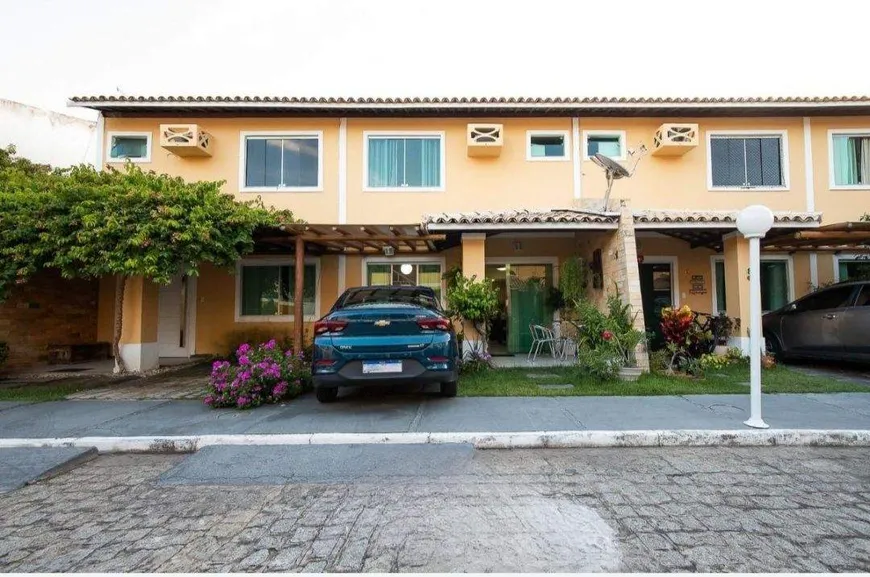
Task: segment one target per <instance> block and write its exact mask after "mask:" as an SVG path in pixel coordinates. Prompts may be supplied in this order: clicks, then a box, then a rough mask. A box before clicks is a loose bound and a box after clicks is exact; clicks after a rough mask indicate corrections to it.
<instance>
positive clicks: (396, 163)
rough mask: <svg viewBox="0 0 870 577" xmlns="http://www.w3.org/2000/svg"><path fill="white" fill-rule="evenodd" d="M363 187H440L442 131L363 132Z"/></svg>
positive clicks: (442, 160)
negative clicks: (387, 133) (369, 133)
mask: <svg viewBox="0 0 870 577" xmlns="http://www.w3.org/2000/svg"><path fill="white" fill-rule="evenodd" d="M365 138H366V179H365V180H366V181H365V188H366V189H372V190H413V189H417V190H442V189H443V186H444V164H443V163H444V159H443V156H444V137H443V136H442V135H440V134H439V135H407V136H405V135H392V134H390V135H366V137H365Z"/></svg>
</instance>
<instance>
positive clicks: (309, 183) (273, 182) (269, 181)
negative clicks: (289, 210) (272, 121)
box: [243, 134, 321, 190]
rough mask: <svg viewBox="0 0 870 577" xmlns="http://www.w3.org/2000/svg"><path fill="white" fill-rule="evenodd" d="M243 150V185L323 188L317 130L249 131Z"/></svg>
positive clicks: (266, 187) (274, 187)
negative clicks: (312, 131)
mask: <svg viewBox="0 0 870 577" xmlns="http://www.w3.org/2000/svg"><path fill="white" fill-rule="evenodd" d="M244 151H245V155H244V161H243V171H244V175H243V182H244V183H245V184H244V188H247V189H264V188H265V189H282V188H283V189H291V190H292V189H296V190H300V189H301V190H305V189H308V190H316V189H318V188H320V173H321V170H320V167H321V162H320V160H321V159H320V154H321V153H320V135H318V134H288V135H286V136H284V135H280V136H278V135H246V136H244Z"/></svg>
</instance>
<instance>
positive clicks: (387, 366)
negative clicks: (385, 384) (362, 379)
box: [363, 361, 402, 375]
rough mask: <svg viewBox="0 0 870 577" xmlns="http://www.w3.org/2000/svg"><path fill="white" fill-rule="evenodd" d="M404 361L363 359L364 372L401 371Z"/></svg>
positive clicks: (369, 373)
mask: <svg viewBox="0 0 870 577" xmlns="http://www.w3.org/2000/svg"><path fill="white" fill-rule="evenodd" d="M401 372H402V361H363V374H364V375H373V374H381V373H401Z"/></svg>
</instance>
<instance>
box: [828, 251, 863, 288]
mask: <svg viewBox="0 0 870 577" xmlns="http://www.w3.org/2000/svg"><path fill="white" fill-rule="evenodd" d="M833 256H834V282H835V283H838V282H841V281H844V280H849V279H842V278H840V261H841V260H843V261H850V262H851V261H864V262H867V263H870V255H868V254H865V253H860V252H845V253H840V254H835V255H833ZM862 257H866V258H862Z"/></svg>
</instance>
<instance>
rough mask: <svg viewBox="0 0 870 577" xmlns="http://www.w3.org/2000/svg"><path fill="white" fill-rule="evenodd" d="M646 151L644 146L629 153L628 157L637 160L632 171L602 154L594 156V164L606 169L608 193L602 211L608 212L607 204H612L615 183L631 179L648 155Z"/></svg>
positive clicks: (605, 176)
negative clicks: (642, 159) (611, 191)
mask: <svg viewBox="0 0 870 577" xmlns="http://www.w3.org/2000/svg"><path fill="white" fill-rule="evenodd" d="M646 151H647V150H646V146H644V145H643V144H641V145H640V146H639V147H637V148H634V149H631V150H629V151H628V155H629V156H631V157H634V158H635V160H634V166H632V167H631V170H628V169H627V168H625V167H624V166H622V165H621V164H619V163H618V162H616V161H615V160H613V159H612V158H610V157H609V156H604V155H603V154H601V153H600V152H598V153H595V154H593V155H592V158H591V160H592V162H594V163H595V164H597V165H598V166H600V167H601V168H602V169H604V178H606V179H607V191H606V192H605V193H604V206H603V207H602V210H604V211H606V210H607V204H608V203H609V202H610V189H611V188H613V181H614V180H619V179H620V178H630V177H631V175H632V174H634V171H635V170H636V169H637V163H638V162H640V159H641V158H642V157H643V155H644V154H646Z"/></svg>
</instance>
